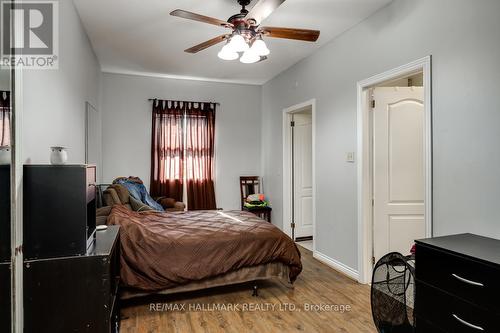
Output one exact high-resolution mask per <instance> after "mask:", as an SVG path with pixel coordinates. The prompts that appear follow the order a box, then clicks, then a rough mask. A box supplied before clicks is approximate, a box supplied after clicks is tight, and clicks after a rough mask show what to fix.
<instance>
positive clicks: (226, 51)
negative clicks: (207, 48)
mask: <svg viewBox="0 0 500 333" xmlns="http://www.w3.org/2000/svg"><path fill="white" fill-rule="evenodd" d="M217 56H218V57H219V58H221V59H222V60H235V59H238V57H239V55H238V53H236V52H234V51H233V50H231V48H230V47H229V44H226V45H224V47H223V48H222V50H220V52H219V53H218V54H217Z"/></svg>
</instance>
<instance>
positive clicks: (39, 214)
mask: <svg viewBox="0 0 500 333" xmlns="http://www.w3.org/2000/svg"><path fill="white" fill-rule="evenodd" d="M95 181H96V168H95V166H92V165H60V166H54V165H25V166H24V181H23V183H24V192H23V197H24V200H23V202H24V204H23V207H24V213H23V214H24V215H23V221H24V258H25V259H42V258H52V257H64V256H72V255H84V254H85V253H86V252H87V248H88V247H89V246H90V244H91V242H92V241H93V237H94V235H93V233H94V231H95V225H96V187H95Z"/></svg>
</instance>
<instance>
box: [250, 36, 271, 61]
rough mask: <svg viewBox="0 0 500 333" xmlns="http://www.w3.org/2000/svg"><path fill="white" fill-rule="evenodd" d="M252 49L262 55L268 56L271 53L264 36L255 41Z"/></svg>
mask: <svg viewBox="0 0 500 333" xmlns="http://www.w3.org/2000/svg"><path fill="white" fill-rule="evenodd" d="M251 50H252V52H253V53H255V54H256V55H258V56H261V57H264V56H267V55H269V53H271V51H269V49H268V48H267V45H266V43H265V42H264V41H263V40H262V38H258V39H256V40H255V41H254V42H253V44H252V47H251Z"/></svg>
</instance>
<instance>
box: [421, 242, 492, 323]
mask: <svg viewBox="0 0 500 333" xmlns="http://www.w3.org/2000/svg"><path fill="white" fill-rule="evenodd" d="M415 259H416V270H415V272H416V293H417V296H416V309H415V312H416V314H417V331H418V332H423V333H426V332H453V333H455V332H457V333H460V332H498V331H499V330H500V329H499V328H500V303H499V302H498V297H499V296H500V241H499V240H496V239H492V238H486V237H481V236H476V235H472V234H461V235H453V236H446V237H436V238H432V239H424V240H418V241H417V247H416V258H415ZM430 328H433V329H430Z"/></svg>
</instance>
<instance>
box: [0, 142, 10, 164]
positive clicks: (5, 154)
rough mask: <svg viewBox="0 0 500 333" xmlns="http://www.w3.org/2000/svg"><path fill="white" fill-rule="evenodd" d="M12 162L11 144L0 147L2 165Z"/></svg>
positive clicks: (0, 162)
mask: <svg viewBox="0 0 500 333" xmlns="http://www.w3.org/2000/svg"><path fill="white" fill-rule="evenodd" d="M10 162H11V152H10V146H1V147H0V165H8V164H10Z"/></svg>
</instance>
